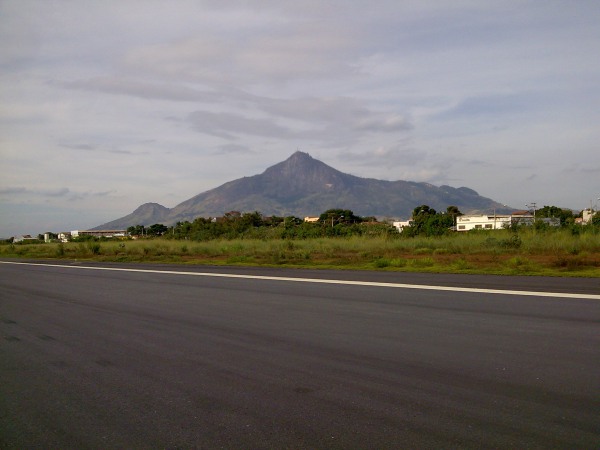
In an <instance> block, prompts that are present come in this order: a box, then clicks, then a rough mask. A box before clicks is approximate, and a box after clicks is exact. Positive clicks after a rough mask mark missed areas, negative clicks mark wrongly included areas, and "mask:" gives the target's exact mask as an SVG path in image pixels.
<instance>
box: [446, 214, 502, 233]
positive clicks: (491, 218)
mask: <svg viewBox="0 0 600 450" xmlns="http://www.w3.org/2000/svg"><path fill="white" fill-rule="evenodd" d="M511 223H512V216H508V215H504V214H502V215H500V214H494V215H488V214H481V215H464V216H456V231H469V230H498V229H503V228H507V227H509V226H510V224H511Z"/></svg>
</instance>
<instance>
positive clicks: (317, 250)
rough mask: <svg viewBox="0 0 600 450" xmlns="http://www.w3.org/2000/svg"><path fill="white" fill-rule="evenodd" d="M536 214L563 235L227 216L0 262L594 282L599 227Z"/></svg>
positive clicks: (332, 214) (14, 252)
mask: <svg viewBox="0 0 600 450" xmlns="http://www.w3.org/2000/svg"><path fill="white" fill-rule="evenodd" d="M543 211H544V212H543V213H542V214H544V215H545V214H546V213H547V214H548V215H551V217H560V220H561V223H562V226H560V227H553V226H548V225H547V224H544V223H542V222H541V221H540V222H537V223H536V224H535V226H533V227H531V226H512V227H511V228H510V229H505V230H487V231H486V230H473V231H469V232H453V231H451V230H452V225H453V223H454V220H455V217H456V216H457V215H459V214H461V213H460V211H459V210H458V208H456V207H455V206H449V207H448V208H447V210H446V211H444V212H442V213H438V212H436V211H435V210H434V209H432V208H429V207H428V206H427V205H421V206H419V207H417V208H415V209H414V212H413V215H412V226H411V227H409V228H405V229H404V231H403V232H402V233H399V232H398V231H397V230H396V228H395V227H393V226H391V225H389V224H387V223H382V222H378V221H376V220H375V218H373V217H359V216H356V215H354V213H353V212H352V211H350V210H343V209H331V210H328V211H325V212H324V213H323V214H321V216H320V218H319V220H318V221H317V222H315V223H307V222H304V221H303V220H302V219H300V218H297V217H264V216H262V215H261V214H260V213H258V212H253V213H243V214H242V213H239V212H235V211H232V212H230V213H227V214H225V216H224V217H222V218H219V219H211V218H208V219H207V218H198V219H196V220H194V221H193V222H179V223H177V224H176V225H175V226H172V227H167V226H164V225H161V224H154V225H152V226H150V227H143V226H141V225H138V226H136V227H130V228H129V230H128V232H129V233H130V234H131V235H132V237H129V238H124V239H107V238H94V237H92V236H84V237H81V238H79V239H75V240H73V241H72V242H66V243H56V242H54V243H32V242H27V243H25V242H23V243H10V242H5V243H4V244H3V245H0V257H21V258H36V259H45V258H54V259H84V260H95V261H121V262H126V261H131V262H142V261H143V262H166V263H180V264H217V265H266V266H285V267H311V268H347V269H363V270H365V269H366V270H369V269H371V270H401V271H418V272H423V271H429V272H452V273H488V274H504V275H509V274H510V275H513V274H520V275H552V276H588V277H600V224H595V223H594V224H591V225H586V226H581V225H576V224H575V223H574V218H573V216H572V214H571V215H570V216H569V215H568V214H566V213H564V212H563V211H562V210H560V208H555V207H544V209H543ZM563 213H564V214H563ZM561 214H563V215H561ZM597 216H598V215H597Z"/></svg>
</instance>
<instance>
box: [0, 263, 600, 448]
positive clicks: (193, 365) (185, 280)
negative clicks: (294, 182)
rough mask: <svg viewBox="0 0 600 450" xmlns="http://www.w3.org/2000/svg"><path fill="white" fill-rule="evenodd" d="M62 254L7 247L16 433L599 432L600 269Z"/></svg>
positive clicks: (462, 437)
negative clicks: (280, 263) (170, 260)
mask: <svg viewBox="0 0 600 450" xmlns="http://www.w3.org/2000/svg"><path fill="white" fill-rule="evenodd" d="M62 264H63V265H64V267H62V266H60V265H53V264H49V265H21V264H13V263H7V261H6V260H5V261H4V262H0V332H1V336H2V339H1V341H0V448H36V447H37V448H211V449H212V448H244V449H250V448H257V449H258V448H277V449H283V448H295V449H298V448H373V449H375V448H377V449H382V448H420V449H422V448H565V449H566V448H569V449H573V448H586V449H590V448H599V447H600V419H599V417H600V358H599V356H600V283H599V282H598V280H597V279H596V280H594V279H583V280H571V279H558V278H556V279H547V278H536V277H524V278H516V277H515V278H511V277H483V276H480V277H475V276H464V277H461V276H449V275H425V274H405V273H402V274H398V273H380V272H375V273H370V272H369V273H367V272H336V271H327V272H324V271H298V270H296V271H293V270H289V271H286V270H275V269H270V270H263V269H256V268H254V269H241V268H237V269H236V268H205V267H202V268H179V267H178V268H175V269H174V268H173V267H166V266H148V265H147V266H139V265H117V264H111V265H99V264H95V265H90V264H87V265H86V264H82V263H74V264H72V265H69V264H64V263H62ZM83 266H89V267H90V268H84V267H83ZM132 268H133V269H137V270H139V271H134V272H132V271H129V270H115V269H132ZM97 269H109V270H97ZM165 271H171V272H182V273H166V272H165ZM220 275H227V276H220ZM232 275H237V277H235V276H234V277H232ZM277 278H279V279H277ZM289 278H305V279H308V280H305V281H294V280H290V279H289ZM335 280H339V281H342V283H338V282H336V281H335ZM356 280H358V281H360V283H357V284H347V283H348V282H351V281H356ZM323 281H326V282H323ZM415 285H423V287H427V286H435V288H433V289H431V288H429V289H420V288H419V287H418V286H415ZM464 288H466V289H464ZM501 290H506V291H510V292H509V293H499V292H498V291H501ZM538 291H539V292H543V293H544V294H543V295H545V296H542V295H537V294H536V292H538ZM519 292H522V293H519ZM549 293H550V294H549ZM570 294H575V295H570Z"/></svg>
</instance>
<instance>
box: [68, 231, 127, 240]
mask: <svg viewBox="0 0 600 450" xmlns="http://www.w3.org/2000/svg"><path fill="white" fill-rule="evenodd" d="M126 234H127V230H73V231H71V237H73V238H77V237H80V236H94V237H107V238H108V237H124V236H125V235H126Z"/></svg>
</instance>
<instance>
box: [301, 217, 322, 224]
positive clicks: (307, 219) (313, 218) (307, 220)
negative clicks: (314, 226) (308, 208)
mask: <svg viewBox="0 0 600 450" xmlns="http://www.w3.org/2000/svg"><path fill="white" fill-rule="evenodd" d="M304 221H305V222H309V223H315V222H318V221H319V218H318V217H311V216H306V217H305V218H304Z"/></svg>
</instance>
